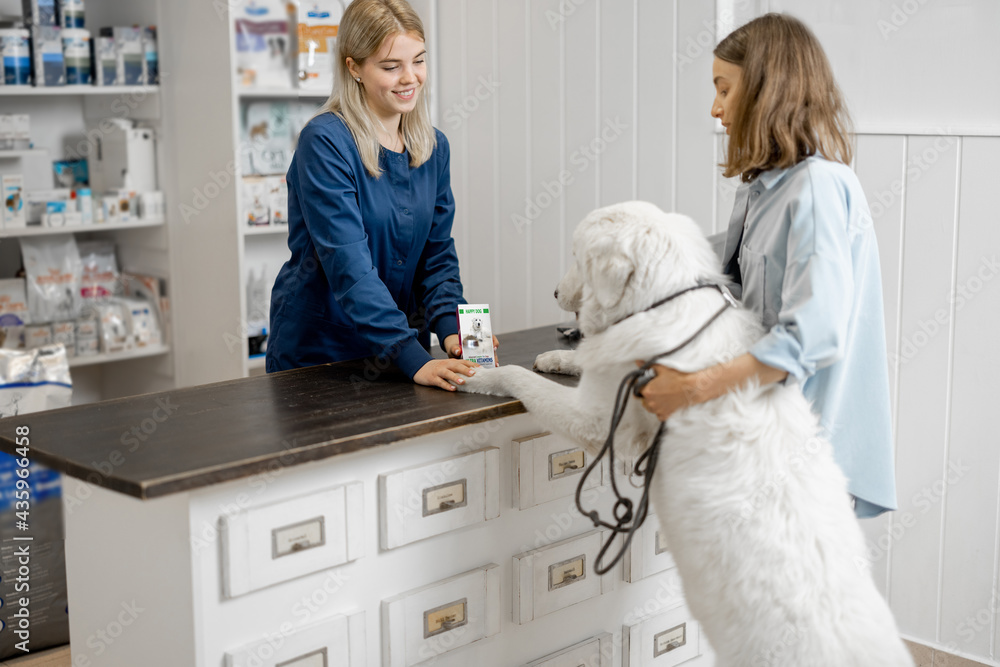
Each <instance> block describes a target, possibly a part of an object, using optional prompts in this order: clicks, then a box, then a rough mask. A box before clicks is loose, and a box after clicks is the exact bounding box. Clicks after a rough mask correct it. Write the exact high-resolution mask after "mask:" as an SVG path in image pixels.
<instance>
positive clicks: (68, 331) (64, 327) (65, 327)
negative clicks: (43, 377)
mask: <svg viewBox="0 0 1000 667" xmlns="http://www.w3.org/2000/svg"><path fill="white" fill-rule="evenodd" d="M52 342H53V343H59V344H62V345H63V346H64V347H65V348H66V356H67V357H75V356H76V333H75V326H74V323H73V322H72V321H68V322H53V323H52Z"/></svg>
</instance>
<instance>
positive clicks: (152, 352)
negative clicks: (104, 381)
mask: <svg viewBox="0 0 1000 667" xmlns="http://www.w3.org/2000/svg"><path fill="white" fill-rule="evenodd" d="M169 351H170V346H168V345H148V346H146V347H140V348H136V349H134V350H129V351H128V352H115V353H112V354H108V353H102V354H88V355H86V356H83V357H70V358H69V365H70V368H74V367H77V366H93V365H94V364H106V363H109V362H112V361H125V360H126V359H141V358H142V357H155V356H157V355H160V354H166V353H167V352H169Z"/></svg>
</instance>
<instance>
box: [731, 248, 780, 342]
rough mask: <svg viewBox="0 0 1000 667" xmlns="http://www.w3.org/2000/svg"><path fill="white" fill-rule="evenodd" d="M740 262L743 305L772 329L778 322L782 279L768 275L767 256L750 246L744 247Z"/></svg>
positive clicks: (766, 327) (765, 325)
mask: <svg viewBox="0 0 1000 667" xmlns="http://www.w3.org/2000/svg"><path fill="white" fill-rule="evenodd" d="M739 264H740V275H741V276H742V277H743V306H744V307H745V308H746V309H747V310H752V311H753V312H754V313H756V314H757V317H759V318H760V321H761V322H762V323H763V325H764V328H765V329H770V328H771V327H773V326H774V325H775V324H777V323H778V310H779V308H780V304H779V303H778V302H779V301H780V295H781V285H780V281H778V280H777V279H776V278H775V277H773V276H768V275H767V274H768V271H767V269H768V266H767V257H765V256H764V255H763V254H761V253H759V252H756V251H754V250H751V249H750V248H747V247H744V248H743V250H742V251H741V253H740V258H739ZM772 283H774V284H772Z"/></svg>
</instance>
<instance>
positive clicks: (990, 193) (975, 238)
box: [938, 137, 1000, 660]
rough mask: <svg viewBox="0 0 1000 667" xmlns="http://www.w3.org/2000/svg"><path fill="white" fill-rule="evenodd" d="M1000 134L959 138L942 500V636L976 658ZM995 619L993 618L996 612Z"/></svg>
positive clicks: (986, 581)
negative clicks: (948, 414) (949, 411)
mask: <svg viewBox="0 0 1000 667" xmlns="http://www.w3.org/2000/svg"><path fill="white" fill-rule="evenodd" d="M998 150H1000V137H967V138H964V139H962V150H961V163H960V165H959V182H960V192H959V200H958V206H957V212H958V234H957V237H958V244H957V245H958V247H957V255H956V267H955V274H954V275H955V282H956V285H955V299H954V307H953V308H952V311H951V314H950V320H949V321H950V322H951V323H952V328H953V334H952V338H953V344H952V350H951V357H952V371H951V397H950V406H951V414H950V419H949V423H948V426H949V432H948V442H949V447H948V458H947V460H946V461H945V462H944V468H945V469H943V470H942V471H941V472H940V477H941V479H943V480H945V481H946V482H947V487H946V493H945V496H944V500H943V511H944V522H943V540H944V546H943V550H942V560H941V568H942V573H941V591H942V597H941V607H940V614H939V627H938V633H939V635H938V640H939V642H940V643H942V644H944V645H945V646H948V645H955V646H957V647H958V650H960V651H962V652H965V653H969V654H972V655H975V656H992V657H993V659H994V660H996V659H997V657H998V652H997V650H998V647H997V644H996V642H997V638H996V629H995V628H996V625H997V623H998V618H997V610H998V607H1000V593H998V588H997V567H998V563H1000V560H998V555H1000V554H998V547H997V541H998V539H1000V534H998V529H997V526H998V520H1000V510H998V506H997V502H998V501H997V496H998V489H1000V446H998V442H997V436H996V427H995V426H996V425H995V420H994V417H995V412H996V407H997V396H1000V380H998V378H1000V358H998V355H997V352H996V332H997V329H998V326H1000V279H998V277H997V274H998V273H1000V228H998V227H997V215H996V197H995V191H996V183H997V181H998V178H1000V168H998V166H997V162H996V156H997V151H998ZM991 617H992V618H991Z"/></svg>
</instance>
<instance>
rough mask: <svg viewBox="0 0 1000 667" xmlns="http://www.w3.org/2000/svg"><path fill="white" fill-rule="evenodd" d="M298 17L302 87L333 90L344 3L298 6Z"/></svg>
mask: <svg viewBox="0 0 1000 667" xmlns="http://www.w3.org/2000/svg"><path fill="white" fill-rule="evenodd" d="M297 14H298V17H297V18H298V30H297V36H298V45H299V49H298V51H299V58H298V66H299V69H298V73H299V87H300V88H305V89H310V90H322V91H329V90H332V89H333V63H334V56H335V55H336V53H337V31H338V30H339V28H340V18H341V17H342V16H343V15H344V4H343V3H342V2H341V1H340V0H320V2H298V11H297Z"/></svg>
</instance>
